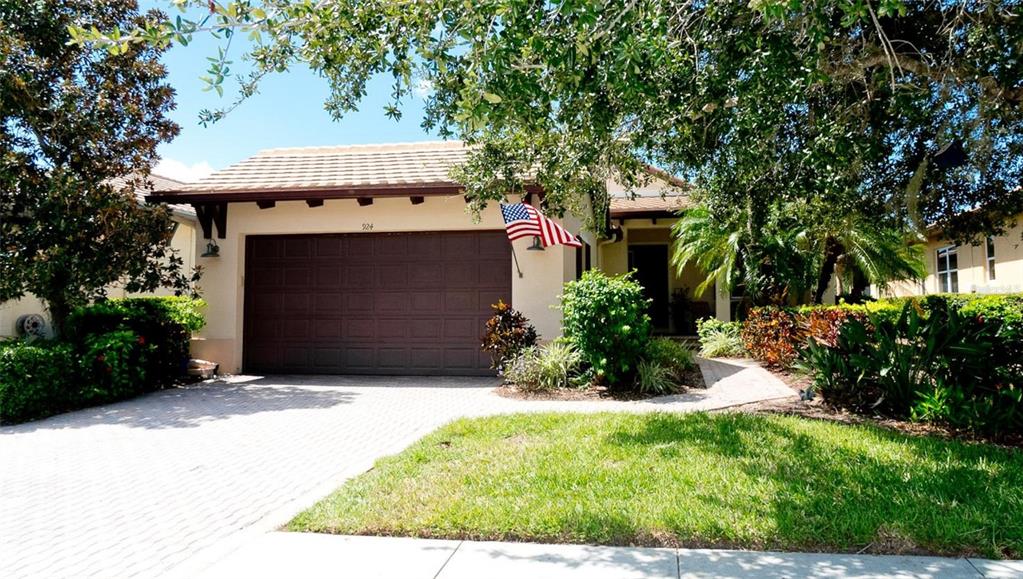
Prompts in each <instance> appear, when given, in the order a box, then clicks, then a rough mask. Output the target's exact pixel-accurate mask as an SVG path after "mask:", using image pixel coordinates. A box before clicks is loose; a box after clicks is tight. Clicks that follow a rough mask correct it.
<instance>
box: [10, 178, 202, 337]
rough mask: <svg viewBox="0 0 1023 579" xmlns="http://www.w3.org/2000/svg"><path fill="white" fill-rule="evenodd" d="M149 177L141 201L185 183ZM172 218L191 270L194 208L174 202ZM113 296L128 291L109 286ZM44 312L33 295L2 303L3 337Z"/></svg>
mask: <svg viewBox="0 0 1023 579" xmlns="http://www.w3.org/2000/svg"><path fill="white" fill-rule="evenodd" d="M149 180H150V181H152V183H153V188H152V191H149V192H147V191H138V192H137V195H138V198H139V202H140V203H145V195H146V194H147V193H150V192H158V191H164V190H168V189H180V188H181V187H183V186H184V185H185V184H184V183H182V182H181V181H177V180H174V179H169V178H167V177H162V176H159V175H150V177H149ZM170 209H171V218H172V219H173V220H174V222H175V223H176V224H177V226H176V229H175V230H174V237H173V238H171V247H173V248H174V249H177V250H178V254H179V255H180V256H181V259H182V260H183V261H184V269H185V270H186V271H187V270H191V269H192V268H193V267H194V266H195V256H196V253H195V251H196V243H197V235H198V234H197V222H196V218H195V211H193V210H192V208H191V207H190V206H188V205H171V206H170ZM108 291H109V296H110V297H124V296H125V295H126V292H125V291H124V290H123V289H122V288H119V287H111V288H109V290H108ZM153 293H154V294H155V295H164V294H168V293H169V292H167V291H165V290H157V291H156V292H153ZM25 314H45V312H44V308H43V304H42V303H41V302H40V301H39V300H38V299H37V298H36V297H34V296H26V297H24V298H22V299H20V300H12V301H8V302H3V303H0V337H5V336H14V335H16V334H17V329H16V327H15V324H16V323H17V321H18V318H20V317H21V316H22V315H25Z"/></svg>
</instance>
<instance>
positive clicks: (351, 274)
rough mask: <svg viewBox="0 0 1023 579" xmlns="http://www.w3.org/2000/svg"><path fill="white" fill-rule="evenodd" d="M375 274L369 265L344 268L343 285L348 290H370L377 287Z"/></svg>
mask: <svg viewBox="0 0 1023 579" xmlns="http://www.w3.org/2000/svg"><path fill="white" fill-rule="evenodd" d="M376 281H377V280H376V272H375V271H374V268H373V266H371V265H350V266H348V267H346V268H345V284H344V287H346V288H348V289H370V288H373V287H377V285H376Z"/></svg>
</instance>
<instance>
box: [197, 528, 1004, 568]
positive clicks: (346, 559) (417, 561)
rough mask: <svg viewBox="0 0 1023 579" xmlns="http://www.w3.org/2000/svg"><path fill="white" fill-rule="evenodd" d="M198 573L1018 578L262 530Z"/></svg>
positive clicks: (875, 562) (879, 564) (932, 564)
mask: <svg viewBox="0 0 1023 579" xmlns="http://www.w3.org/2000/svg"><path fill="white" fill-rule="evenodd" d="M202 577H204V578H205V579H220V578H233V577H245V578H246V579H256V578H261V577H267V578H270V577H273V578H278V577H303V578H306V579H313V578H316V579H319V578H328V577H329V578H332V579H370V578H381V579H383V578H402V579H479V578H481V577H486V578H487V579H522V578H525V577H528V578H529V579H632V578H635V579H654V578H656V579H679V578H698V577H699V578H702V577H735V578H740V577H742V578H758V579H764V578H782V577H829V578H835V577H855V578H866V577H899V578H902V577H907V578H908V577H918V578H927V577H971V578H975V577H1023V561H989V560H983V559H945V558H941V557H904V556H872V555H829V554H819V553H770V552H754V551H725V550H716V549H646V548H628V547H593V546H587V545H539V544H533V543H496V542H475V541H440V540H429V539H408V538H401V537H350V536H340V535H317V534H311V533H270V534H267V535H263V536H261V537H259V538H257V539H256V540H254V541H252V542H250V543H249V544H247V545H245V546H244V547H242V548H241V549H239V550H238V551H235V552H234V553H232V554H231V555H230V556H228V557H227V558H225V559H223V560H222V561H220V562H219V563H217V564H216V565H214V566H213V567H211V568H209V569H206V570H205V572H204V574H203V575H202Z"/></svg>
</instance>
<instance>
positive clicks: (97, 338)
mask: <svg viewBox="0 0 1023 579" xmlns="http://www.w3.org/2000/svg"><path fill="white" fill-rule="evenodd" d="M155 353H156V350H155V348H154V347H153V345H152V344H147V343H146V341H145V339H143V337H142V336H139V335H137V334H135V332H132V331H131V330H115V331H113V332H107V333H105V334H93V335H89V336H86V338H85V351H84V352H83V353H82V367H83V369H84V370H85V371H86V372H87V376H88V378H89V380H88V386H87V387H86V388H84V389H83V391H82V402H84V403H86V404H89V405H92V404H102V403H104V402H109V401H113V400H120V399H122V398H128V397H131V396H135V395H138V394H141V393H143V392H146V391H148V390H150V389H152V386H153V384H151V380H150V377H149V376H147V374H146V370H147V367H148V362H149V359H150V358H151V356H153V355H154V354H155Z"/></svg>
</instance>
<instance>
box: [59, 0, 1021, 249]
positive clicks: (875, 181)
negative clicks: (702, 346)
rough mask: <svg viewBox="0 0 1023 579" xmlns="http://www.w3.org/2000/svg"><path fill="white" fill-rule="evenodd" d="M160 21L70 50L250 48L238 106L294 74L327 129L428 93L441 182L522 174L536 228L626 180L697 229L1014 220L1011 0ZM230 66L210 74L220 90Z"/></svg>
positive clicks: (612, 3)
mask: <svg viewBox="0 0 1023 579" xmlns="http://www.w3.org/2000/svg"><path fill="white" fill-rule="evenodd" d="M174 3H175V4H177V5H179V6H181V7H182V8H184V9H186V12H185V16H189V15H190V14H194V13H196V12H198V13H199V16H198V17H194V18H190V17H185V18H179V19H176V20H169V19H154V20H151V21H150V22H149V23H148V24H146V25H145V26H142V27H139V28H138V29H135V30H130V31H124V30H118V29H114V30H113V32H109V30H110V27H107V29H106V30H107V32H106V33H103V32H98V31H97V32H90V31H88V30H87V29H84V27H83V29H79V30H76V31H75V35H76V39H78V40H79V41H81V42H98V43H100V44H102V45H104V46H107V47H109V48H110V49H111V50H115V51H116V50H121V49H122V47H124V46H125V45H133V44H135V43H141V42H148V43H154V44H156V45H158V46H160V45H163V44H164V43H167V42H170V41H178V42H187V41H188V40H189V39H190V38H192V36H193V35H194V34H196V33H201V32H212V33H215V34H218V35H220V36H221V37H222V38H224V43H223V44H224V46H225V48H229V46H230V44H231V40H232V39H233V38H234V36H235V34H236V33H238V32H243V33H247V34H248V35H249V42H250V43H251V50H248V57H250V58H251V71H250V73H251V74H250V76H248V77H246V78H244V79H242V82H241V86H240V91H239V96H240V98H248V97H249V96H251V95H252V94H254V92H255V90H256V88H257V86H258V83H259V81H260V79H261V78H262V77H263V76H265V75H266V74H271V73H274V72H278V71H282V70H286V69H287V68H289V67H291V66H295V65H297V64H299V63H302V64H306V65H308V66H310V67H311V68H312V69H313V70H314V71H316V72H318V73H320V74H322V75H323V76H324V78H325V79H326V81H327V82H328V83H329V85H330V89H331V93H330V97H329V99H328V101H327V103H326V107H327V110H329V111H330V112H331V113H332V114H334V115H335V116H340V115H342V114H344V113H346V112H348V111H351V110H353V109H355V108H356V107H357V106H358V105H359V102H360V100H361V99H362V97H363V96H364V95H365V91H366V83H367V81H368V80H369V79H370V78H371V77H372V76H374V75H376V74H387V75H390V76H391V77H392V78H393V79H394V85H393V93H392V102H391V103H390V104H389V105H387V109H386V111H387V113H388V114H389V115H392V116H395V117H397V116H399V115H400V114H401V106H402V103H403V102H404V101H405V100H406V99H407V98H409V97H410V96H411V95H412V93H413V91H414V90H416V89H417V88H418V87H420V86H423V85H424V84H425V85H426V86H429V87H430V88H431V89H432V93H431V94H430V96H429V97H428V98H427V103H426V113H425V117H424V119H423V125H424V127H426V128H427V129H430V130H434V131H436V132H438V133H439V134H441V135H442V136H449V135H456V136H459V137H461V138H463V139H465V140H467V141H468V142H469V143H471V144H475V145H480V146H481V147H480V148H479V150H478V151H477V153H476V155H475V157H474V158H473V159H472V160H470V162H469V163H468V165H467V167H466V168H465V170H464V171H463V172H462V174H461V175H459V177H460V178H461V179H462V181H463V182H464V183H465V185H466V188H467V192H468V193H469V195H470V198H471V199H474V200H475V201H474V207H475V208H477V209H478V208H479V207H482V206H483V205H484V204H485V203H486V202H487V201H489V200H493V199H498V198H501V197H503V196H504V195H505V194H507V192H508V191H509V189H511V190H514V188H515V187H517V186H519V185H521V183H519V182H518V179H519V178H520V176H522V175H535V178H536V181H537V182H539V184H540V185H542V186H544V187H545V188H546V190H547V191H548V196H547V198H546V203H547V204H548V207H549V209H551V210H553V211H555V212H556V211H559V210H564V209H568V210H572V211H575V212H577V213H580V212H583V213H585V212H588V210H589V208H592V209H595V210H596V211H594V214H595V215H598V216H599V215H603V212H602V209H603V208H604V207H605V205H606V195H607V193H606V190H605V186H604V185H605V183H606V178H607V177H608V176H611V175H615V174H619V175H622V176H623V178H624V180H625V181H626V183H627V184H630V185H631V184H634V182H635V180H637V179H642V174H641V172H640V171H639V169H640V165H641V163H640V161H649V162H653V163H656V164H658V165H660V166H662V167H664V168H666V169H669V170H671V171H673V172H675V173H677V174H680V175H683V176H685V177H686V178H687V179H689V180H691V181H693V182H694V183H695V184H697V185H699V186H700V187H701V189H703V190H704V191H706V192H707V197H706V202H707V204H708V207H709V209H710V211H711V212H712V213H714V214H716V213H717V212H718V211H720V210H721V209H720V208H721V207H729V206H733V205H735V204H737V203H744V202H746V201H747V200H752V201H754V202H756V203H765V204H768V203H769V202H771V201H772V199H771V198H772V197H775V196H779V195H781V196H784V197H787V198H801V199H807V198H813V197H824V198H827V199H828V200H829V203H830V204H831V206H833V207H835V208H836V209H835V210H836V211H837V212H839V214H841V213H840V212H842V211H847V210H851V209H854V208H862V207H864V206H866V207H868V208H869V209H870V211H867V212H866V214H867V215H873V214H875V213H876V212H879V211H881V210H883V211H884V212H885V214H887V215H894V216H895V217H896V218H898V219H901V220H904V221H906V222H908V223H909V224H910V225H911V226H913V227H916V228H922V227H923V226H925V225H928V224H933V223H937V224H940V225H942V226H946V227H948V228H949V232H950V233H952V234H954V235H957V236H960V237H962V238H964V239H965V238H968V237H970V236H972V235H974V234H976V233H977V232H980V231H998V230H1000V229H1001V228H1002V227H1003V226H1004V225H1005V224H1006V222H1007V221H1008V220H1009V219H1011V217H1012V216H1013V215H1014V214H1015V213H1017V212H1018V211H1020V209H1021V207H1023V191H1021V190H1020V189H1018V187H1017V186H1018V185H1019V183H1020V182H1021V178H1020V177H1021V176H1023V175H1021V173H1023V161H1021V159H1023V155H1021V153H1023V150H1021V149H1023V131H1021V130H1020V129H1021V120H1023V119H1021V114H1023V113H1021V106H1020V105H1021V103H1023V84H1021V82H1020V79H1023V59H1021V58H1020V51H1021V46H1023V19H1021V18H1020V14H1019V13H1020V5H1019V2H1018V1H1017V0H972V1H964V2H939V1H936V0H934V1H924V2H909V1H907V0H877V1H876V2H860V1H856V2H850V1H839V0H831V1H828V0H816V1H815V0H752V1H751V2H749V3H747V2H735V1H725V0H711V1H709V2H694V1H689V2H687V1H683V2H678V1H674V0H672V1H669V0H600V1H596V2H594V1H579V0H560V1H554V2H537V1H535V0H480V1H477V2H471V3H470V2H464V1H457V0H427V1H423V2H408V1H405V0H374V1H369V2H355V1H350V0H324V1H321V2H300V3H293V2H286V1H284V0H263V1H251V0H244V1H232V2H226V3H223V4H221V3H217V2H207V1H206V0H175V2H174ZM189 7H191V8H192V11H191V12H189V11H188V10H187V9H188V8H189ZM230 58H232V57H231V56H230V51H229V50H225V51H222V52H220V53H219V54H218V55H217V56H216V57H214V58H213V59H212V60H213V62H212V65H211V67H210V74H209V75H208V77H207V80H208V82H209V83H210V85H211V87H214V88H216V89H217V90H218V91H220V90H222V85H223V83H224V81H225V79H226V78H227V76H228V71H229V70H230V68H229V65H231V64H232V61H231V60H230ZM229 109H230V106H228V107H225V108H224V109H220V110H217V111H212V112H207V113H206V114H205V116H204V119H205V120H207V121H210V120H216V119H217V118H219V117H221V116H222V115H223V114H224V113H225V112H226V111H227V110H229ZM975 208H982V209H983V211H965V210H968V209H975ZM591 225H593V226H595V227H596V228H598V229H599V228H601V227H602V226H603V223H602V221H601V220H600V219H596V220H594V221H593V222H592V223H591Z"/></svg>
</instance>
